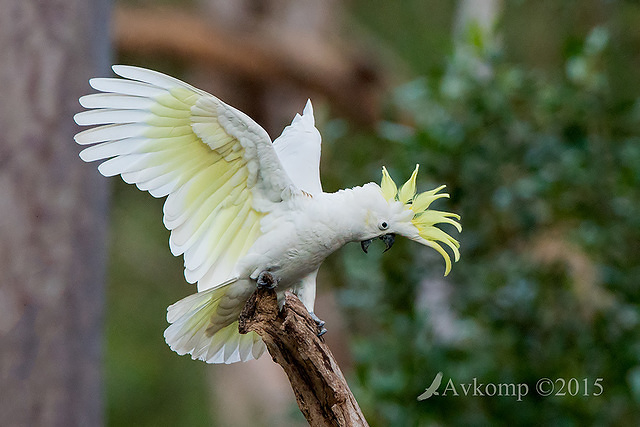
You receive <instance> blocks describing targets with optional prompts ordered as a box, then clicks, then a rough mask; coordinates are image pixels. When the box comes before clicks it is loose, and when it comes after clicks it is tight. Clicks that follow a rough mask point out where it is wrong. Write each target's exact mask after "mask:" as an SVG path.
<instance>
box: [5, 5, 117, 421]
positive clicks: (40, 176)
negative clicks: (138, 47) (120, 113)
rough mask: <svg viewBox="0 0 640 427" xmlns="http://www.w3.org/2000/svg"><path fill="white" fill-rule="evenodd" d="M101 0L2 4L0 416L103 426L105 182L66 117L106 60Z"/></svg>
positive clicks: (69, 117)
mask: <svg viewBox="0 0 640 427" xmlns="http://www.w3.org/2000/svg"><path fill="white" fill-rule="evenodd" d="M109 6H110V5H109V3H108V2H107V1H104V0H92V1H89V2H85V1H81V0H59V1H42V2H35V1H24V0H0V11H2V12H0V58H2V65H1V66H0V99H1V100H2V101H1V102H0V130H1V132H0V233H1V236H2V237H1V240H0V414H2V421H1V422H0V423H1V424H2V425H3V426H99V425H102V423H103V410H102V391H101V389H102V386H101V342H102V312H103V308H102V306H103V300H104V296H103V294H104V289H103V282H104V280H103V279H104V267H105V255H106V254H105V245H104V243H105V224H106V221H105V220H106V204H107V195H106V186H105V181H104V180H100V179H99V177H98V174H97V173H96V172H95V170H94V167H93V166H89V165H85V164H84V163H83V162H82V161H80V160H79V159H78V151H79V148H78V147H77V146H76V144H75V143H74V142H73V134H74V133H75V132H77V131H78V128H77V127H76V125H75V124H74V122H73V119H72V116H73V113H74V112H76V111H79V110H80V106H79V105H78V102H77V99H78V97H79V96H80V95H82V94H83V93H86V92H87V91H88V89H89V87H88V84H87V79H88V78H89V76H91V75H95V74H98V73H100V74H105V73H106V66H107V62H108V46H109V42H108V28H107V26H108V19H107V18H108V15H109Z"/></svg>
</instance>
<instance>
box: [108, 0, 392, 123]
mask: <svg viewBox="0 0 640 427" xmlns="http://www.w3.org/2000/svg"><path fill="white" fill-rule="evenodd" d="M114 21H115V28H114V39H115V44H116V46H117V47H118V49H119V50H120V51H121V52H125V53H135V54H146V55H155V56H157V55H170V56H171V57H172V58H177V59H180V60H183V61H184V62H185V63H197V64H200V65H204V66H207V67H211V68H212V69H216V70H221V71H226V72H230V73H233V75H236V76H244V77H246V78H248V79H251V80H253V81H261V82H265V83H273V82H277V81H286V82H288V83H294V84H297V85H300V86H302V87H304V88H305V89H306V90H313V91H316V92H318V93H321V94H323V95H324V96H326V97H327V98H328V99H329V100H330V101H331V102H332V103H333V104H334V105H335V106H337V107H338V108H339V109H341V110H342V111H343V112H344V113H345V114H347V115H349V116H351V118H352V119H354V120H357V121H358V122H360V123H363V124H365V125H370V126H372V125H374V124H375V123H376V122H377V119H378V116H379V112H380V110H381V108H380V95H381V94H382V92H383V91H384V81H383V80H384V79H383V78H382V73H381V70H380V68H379V67H378V66H377V65H374V64H373V61H371V59H369V58H368V57H366V56H364V55H362V54H361V53H357V54H354V53H348V52H347V51H346V50H345V49H339V48H338V47H336V46H333V45H330V44H328V43H323V42H321V41H318V40H314V39H310V38H305V37H304V35H301V34H298V33H296V34H279V35H278V36H277V37H276V36H275V35H273V34H271V33H269V32H265V31H252V32H243V33H239V32H237V33H230V32H229V31H228V30H224V29H222V28H216V27H214V26H212V25H210V24H209V23H208V22H207V21H205V19H203V17H202V16H199V15H197V14H196V13H189V12H185V11H183V10H179V9H177V8H161V9H159V8H132V7H128V6H122V5H120V6H117V7H116V8H115V13H114Z"/></svg>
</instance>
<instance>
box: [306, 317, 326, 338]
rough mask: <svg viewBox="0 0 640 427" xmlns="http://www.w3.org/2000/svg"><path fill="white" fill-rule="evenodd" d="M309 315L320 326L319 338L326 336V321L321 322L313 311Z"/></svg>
mask: <svg viewBox="0 0 640 427" xmlns="http://www.w3.org/2000/svg"><path fill="white" fill-rule="evenodd" d="M309 315H310V316H311V318H312V319H313V321H314V322H316V325H318V336H319V337H321V336H323V335H324V334H326V333H327V328H325V327H324V325H325V323H326V322H325V321H324V320H321V319H320V318H319V317H318V316H316V314H315V313H314V312H313V311H310V312H309Z"/></svg>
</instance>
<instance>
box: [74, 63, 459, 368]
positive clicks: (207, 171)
mask: <svg viewBox="0 0 640 427" xmlns="http://www.w3.org/2000/svg"><path fill="white" fill-rule="evenodd" d="M113 71H114V72H115V73H116V74H117V75H118V76H120V77H122V78H95V79H91V80H90V84H91V86H92V87H93V88H94V89H96V90H98V91H100V92H102V93H96V94H91V95H86V96H83V97H82V98H80V104H81V105H82V106H83V107H85V108H87V109H88V110H87V111H83V112H81V113H78V114H76V115H75V121H76V122H77V123H78V124H79V125H89V126H93V125H99V126H97V127H92V128H89V129H87V130H84V131H82V132H80V133H78V134H77V135H76V136H75V140H76V142H77V143H78V144H81V145H86V146H88V147H87V148H85V149H84V150H82V152H81V153H80V157H81V158H82V160H84V161H86V162H91V161H95V160H100V161H103V162H102V163H101V164H100V166H99V167H98V170H99V171H100V173H102V174H103V175H105V176H113V175H121V176H122V179H123V180H124V181H126V182H127V183H130V184H136V185H137V186H138V188H139V189H140V190H144V191H148V192H149V193H151V195H153V196H154V197H165V196H167V199H166V201H165V203H164V209H163V211H164V224H165V226H166V227H167V229H169V230H171V237H170V239H169V246H170V248H171V252H172V253H173V254H174V255H176V256H178V255H184V265H185V272H184V274H185V278H186V280H187V281H188V282H190V283H197V288H198V292H197V293H194V294H192V295H190V296H188V297H186V298H184V299H182V300H180V301H178V302H176V303H175V304H173V305H171V306H170V307H169V308H168V309H167V320H168V322H169V323H170V326H169V327H168V328H167V329H166V330H165V333H164V336H165V338H166V341H167V343H168V344H169V346H170V347H171V348H172V349H173V350H174V351H176V352H177V353H178V354H181V355H183V354H191V356H192V358H193V359H200V360H204V361H206V362H208V363H233V362H238V361H246V360H250V359H257V358H258V357H260V355H261V354H262V353H263V352H264V350H265V346H264V343H263V342H262V340H261V339H260V337H259V336H258V335H257V334H255V333H254V332H250V333H248V334H245V335H241V334H239V332H238V315H239V314H240V312H241V310H242V308H243V306H244V304H245V302H246V301H247V299H248V297H249V296H250V295H251V293H252V292H253V291H254V289H255V288H256V285H258V286H259V285H261V284H273V283H274V282H275V283H276V290H277V293H278V297H279V300H280V301H282V298H283V296H284V291H285V290H292V291H293V292H294V293H295V294H296V295H297V296H298V297H299V298H300V300H301V301H302V302H303V303H304V305H305V306H306V307H307V309H308V310H309V312H310V313H311V314H312V315H313V316H314V318H315V319H316V321H318V323H319V328H321V327H322V322H320V321H319V319H318V318H317V316H315V315H314V314H313V309H314V300H315V294H316V275H317V273H318V268H319V267H320V264H321V263H322V261H323V260H324V259H325V258H326V257H327V256H328V255H329V254H331V253H332V252H334V251H335V250H337V249H338V248H340V247H341V246H343V245H344V244H346V243H348V242H361V245H362V249H363V250H364V251H365V252H366V251H367V248H368V246H369V244H370V243H371V241H372V240H373V239H376V238H381V239H382V240H383V241H384V242H385V244H386V247H387V249H388V248H390V247H391V245H392V244H393V239H394V236H395V235H396V234H399V235H402V236H405V237H408V238H409V239H412V240H415V241H417V242H419V243H422V244H424V245H427V246H430V247H432V248H434V249H435V250H437V251H438V252H439V253H440V254H441V255H442V256H443V258H444V260H445V262H446V269H445V275H446V274H448V272H449V270H450V268H451V260H450V257H449V255H448V253H447V252H446V251H445V250H444V249H443V246H441V243H443V244H444V245H446V246H448V247H449V248H450V250H451V252H452V253H453V254H454V258H455V260H456V261H457V260H458V258H459V252H458V246H459V245H458V242H457V241H456V240H455V239H454V238H452V237H451V236H449V235H448V234H447V233H445V232H443V231H442V230H440V229H438V228H436V227H435V226H434V225H435V224H439V223H448V224H452V225H453V226H455V227H456V228H457V229H458V230H459V231H460V230H461V227H460V224H459V223H458V221H457V220H459V217H458V216H457V215H455V214H453V213H447V212H440V211H435V210H431V209H428V208H429V205H430V204H431V202H433V201H434V200H436V199H438V198H441V197H448V195H447V194H446V193H441V192H440V190H442V188H443V187H444V186H441V187H438V188H436V189H434V190H432V191H427V192H424V193H421V194H416V175H417V172H418V167H417V166H416V169H415V170H414V172H413V174H412V175H411V178H410V179H409V180H408V181H407V183H406V184H404V185H403V186H402V187H401V188H400V189H399V190H398V189H397V187H396V185H395V183H394V182H393V180H392V179H391V177H390V176H389V174H388V173H387V170H386V169H385V168H384V167H383V169H382V182H381V185H380V186H378V185H377V184H375V183H369V184H365V185H363V186H361V187H355V188H351V189H346V190H340V191H338V192H335V193H325V192H323V191H322V186H321V184H320V173H319V163H320V133H319V132H318V130H317V129H316V128H315V123H314V117H313V110H312V106H311V102H310V101H308V102H307V104H306V106H305V108H304V111H303V114H302V115H296V117H295V118H294V119H293V122H292V123H291V125H289V126H287V127H286V128H285V129H284V131H283V132H282V135H280V137H279V138H277V139H276V140H275V141H273V143H272V142H271V140H270V138H269V136H268V135H267V133H266V132H265V130H264V129H262V127H260V126H259V125H258V124H257V123H256V122H254V121H253V120H252V119H251V118H249V117H248V116H247V115H246V114H244V113H242V112H241V111H238V110H236V109H235V108H233V107H231V106H229V105H227V104H225V103H224V102H222V101H220V100H219V99H218V98H216V97H215V96H213V95H210V94H208V93H206V92H204V91H202V90H200V89H197V88H195V87H193V86H191V85H189V84H187V83H184V82H182V81H180V80H177V79H175V78H173V77H169V76H167V75H164V74H161V73H159V72H156V71H151V70H147V69H144V68H139V67H132V66H125V65H116V66H114V67H113ZM267 276H268V279H269V280H265V279H267ZM319 330H321V329H319Z"/></svg>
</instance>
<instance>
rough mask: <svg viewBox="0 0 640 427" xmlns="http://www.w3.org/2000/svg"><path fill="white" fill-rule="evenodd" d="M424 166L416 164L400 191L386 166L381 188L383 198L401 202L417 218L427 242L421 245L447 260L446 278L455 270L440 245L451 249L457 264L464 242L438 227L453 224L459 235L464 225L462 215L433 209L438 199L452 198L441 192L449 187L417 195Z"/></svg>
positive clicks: (414, 219) (416, 221)
mask: <svg viewBox="0 0 640 427" xmlns="http://www.w3.org/2000/svg"><path fill="white" fill-rule="evenodd" d="M419 166H420V165H416V169H415V170H414V171H413V173H412V174H411V178H409V180H408V181H407V182H405V183H404V185H403V186H402V187H400V190H398V187H397V186H396V183H395V182H393V179H391V176H390V175H389V172H387V168H385V167H384V166H383V167H382V182H381V183H380V188H381V189H382V195H383V197H384V198H385V199H386V200H387V201H388V202H389V203H391V202H394V201H398V202H400V203H402V204H403V205H404V209H405V210H412V211H413V218H412V219H411V224H413V225H414V226H415V227H416V229H417V230H418V234H419V236H420V237H421V238H422V239H424V241H421V243H424V244H426V245H428V246H431V247H432V248H434V249H435V250H436V251H438V253H440V255H442V257H443V258H444V261H445V264H446V268H445V273H444V275H445V276H446V275H447V274H449V272H450V271H451V258H450V257H449V254H448V253H447V252H446V251H445V250H444V249H443V247H442V246H441V245H440V243H438V242H442V243H444V244H445V245H447V246H448V247H449V248H451V251H452V252H453V255H454V260H455V261H456V262H457V261H458V260H459V259H460V251H459V248H460V243H458V241H457V240H456V239H454V238H453V237H451V236H450V235H448V234H447V233H445V232H444V231H442V230H440V229H439V228H437V227H436V226H435V225H436V224H451V225H453V226H454V227H455V228H456V229H457V230H458V232H460V233H461V232H462V226H461V225H460V222H458V221H459V220H460V216H459V215H457V214H454V213H451V212H442V211H436V210H432V209H429V206H430V205H431V203H433V202H434V201H435V200H437V199H440V198H443V197H446V198H448V197H449V194H447V193H440V190H442V189H443V188H445V186H444V185H441V186H440V187H438V188H435V189H433V190H431V191H425V192H424V193H419V194H418V193H416V177H417V175H418V168H419Z"/></svg>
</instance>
